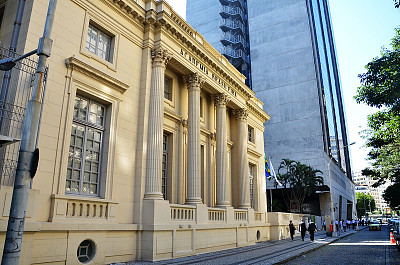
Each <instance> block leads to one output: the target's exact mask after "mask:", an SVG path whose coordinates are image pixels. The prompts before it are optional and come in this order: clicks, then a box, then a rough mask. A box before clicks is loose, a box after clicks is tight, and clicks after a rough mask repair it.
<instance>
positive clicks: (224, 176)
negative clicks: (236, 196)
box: [214, 94, 231, 207]
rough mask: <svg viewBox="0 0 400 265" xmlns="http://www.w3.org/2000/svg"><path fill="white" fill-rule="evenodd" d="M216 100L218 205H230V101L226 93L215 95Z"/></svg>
mask: <svg viewBox="0 0 400 265" xmlns="http://www.w3.org/2000/svg"><path fill="white" fill-rule="evenodd" d="M214 102H215V105H216V107H217V131H216V138H217V147H216V149H217V150H216V164H217V172H216V178H217V203H216V206H217V207H226V206H230V205H231V203H230V202H229V197H228V196H229V188H230V187H229V186H228V183H229V182H228V146H227V130H226V104H227V103H228V102H229V99H228V97H227V96H226V95H225V94H218V95H216V96H214Z"/></svg>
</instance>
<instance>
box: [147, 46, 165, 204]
mask: <svg viewBox="0 0 400 265" xmlns="http://www.w3.org/2000/svg"><path fill="white" fill-rule="evenodd" d="M151 58H152V70H151V85H150V103H149V129H148V138H147V163H146V187H145V193H144V198H145V199H158V200H162V199H163V195H162V193H161V174H162V153H163V146H162V144H163V123H164V73H165V67H166V65H167V63H168V61H169V59H170V58H171V54H170V53H169V52H168V51H167V50H164V49H162V48H161V47H159V48H156V49H154V50H152V51H151Z"/></svg>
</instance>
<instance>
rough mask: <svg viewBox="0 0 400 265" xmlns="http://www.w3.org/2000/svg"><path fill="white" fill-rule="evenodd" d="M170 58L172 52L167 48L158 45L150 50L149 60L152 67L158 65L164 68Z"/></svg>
mask: <svg viewBox="0 0 400 265" xmlns="http://www.w3.org/2000/svg"><path fill="white" fill-rule="evenodd" d="M171 58H172V53H170V52H169V51H168V50H167V49H163V48H162V47H158V48H154V49H152V50H151V60H152V62H153V67H155V66H159V67H164V68H165V67H166V66H167V64H168V61H169V60H170V59H171Z"/></svg>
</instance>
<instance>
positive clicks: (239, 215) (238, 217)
mask: <svg viewBox="0 0 400 265" xmlns="http://www.w3.org/2000/svg"><path fill="white" fill-rule="evenodd" d="M234 218H235V221H247V210H238V209H235V210H234Z"/></svg>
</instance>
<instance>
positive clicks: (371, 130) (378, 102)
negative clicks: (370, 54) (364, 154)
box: [355, 1, 400, 207]
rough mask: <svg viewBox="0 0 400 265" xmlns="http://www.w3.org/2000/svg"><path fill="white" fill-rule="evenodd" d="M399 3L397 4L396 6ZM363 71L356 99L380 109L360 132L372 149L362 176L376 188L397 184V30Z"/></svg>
mask: <svg viewBox="0 0 400 265" xmlns="http://www.w3.org/2000/svg"><path fill="white" fill-rule="evenodd" d="M399 4H400V3H399V1H396V7H398V6H399ZM366 70H367V72H366V73H363V74H360V75H359V77H360V81H361V86H360V87H359V88H358V90H357V95H356V96H355V99H356V101H357V102H358V103H365V104H367V105H369V106H371V107H376V108H378V109H381V110H379V111H378V112H376V113H374V114H371V115H369V116H368V129H367V130H365V131H363V132H362V135H363V137H364V138H365V139H366V146H367V147H370V148H371V149H370V152H369V153H368V159H369V160H370V161H371V167H369V168H366V169H364V170H363V171H362V174H363V175H365V176H370V177H372V178H373V179H377V180H378V181H377V182H376V183H375V184H374V186H375V187H376V186H379V185H381V184H383V183H384V182H386V180H388V179H390V180H392V181H394V182H395V183H400V27H398V28H396V29H395V36H394V38H393V39H392V42H391V49H382V51H381V56H380V57H377V58H374V59H373V60H372V61H371V62H370V63H368V64H367V65H366ZM392 189H395V187H394V188H392ZM386 194H387V195H386V200H387V201H391V202H392V205H394V206H396V207H399V206H400V204H396V202H397V201H398V200H396V198H395V197H393V196H395V195H396V194H395V193H393V192H390V190H389V192H387V193H386ZM399 203H400V202H399Z"/></svg>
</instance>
